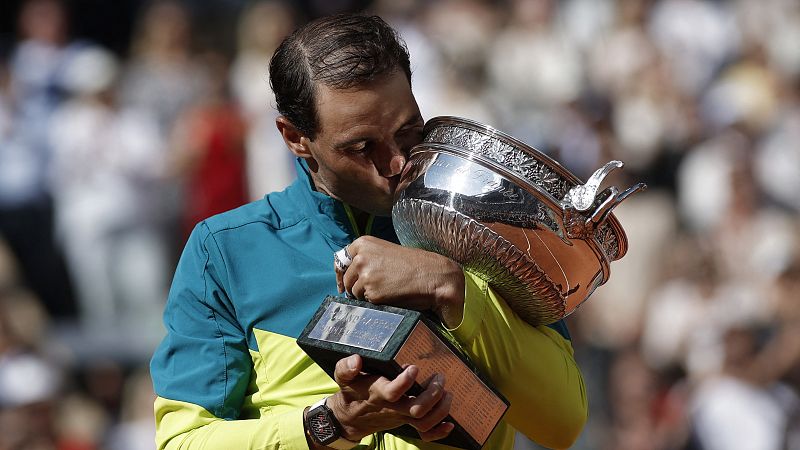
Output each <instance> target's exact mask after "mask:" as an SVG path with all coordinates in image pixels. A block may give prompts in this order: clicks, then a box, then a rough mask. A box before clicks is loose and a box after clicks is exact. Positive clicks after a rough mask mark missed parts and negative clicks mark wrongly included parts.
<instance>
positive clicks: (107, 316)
mask: <svg viewBox="0 0 800 450" xmlns="http://www.w3.org/2000/svg"><path fill="white" fill-rule="evenodd" d="M64 70H65V77H66V80H65V86H66V87H67V88H68V89H69V92H71V93H72V95H73V97H72V98H71V99H70V100H69V101H68V102H66V103H64V104H63V105H62V106H60V107H59V108H58V109H57V110H56V111H55V113H54V119H53V120H54V122H53V127H52V128H51V140H52V146H53V149H54V158H53V180H54V183H55V184H54V185H55V186H56V189H55V191H54V194H55V201H56V217H57V224H58V233H59V237H60V241H61V242H62V243H63V246H64V249H65V252H66V255H67V257H68V261H69V263H70V269H71V273H72V275H73V277H74V278H73V279H74V282H75V286H76V289H77V292H78V294H79V300H80V306H81V308H80V312H81V315H80V317H81V323H82V325H83V327H84V329H85V330H87V331H91V332H92V333H105V334H118V333H121V332H122V333H125V332H126V331H127V332H128V333H130V335H131V339H133V340H134V342H148V343H153V342H155V341H156V340H157V339H158V338H159V337H160V324H159V317H160V311H161V307H162V305H163V302H164V297H165V296H166V289H167V276H168V272H169V269H168V265H167V261H166V254H167V250H166V242H165V238H164V234H163V231H162V228H161V224H162V218H161V214H162V211H161V210H160V209H159V207H158V206H159V205H158V203H157V202H156V201H154V199H158V198H159V197H160V196H162V192H163V188H162V187H161V186H162V185H161V183H162V181H161V180H162V179H163V177H164V174H165V170H166V169H165V167H164V165H165V161H164V159H165V156H164V153H165V151H164V150H163V144H162V142H161V139H160V136H159V131H158V126H157V123H156V122H155V118H154V117H153V116H151V115H149V114H148V112H147V111H143V110H141V109H135V108H134V107H131V106H126V105H120V104H118V102H117V100H116V97H115V95H114V90H113V88H114V86H115V82H116V78H117V75H118V64H117V61H116V58H115V57H114V56H113V55H112V54H111V53H109V52H108V51H107V50H104V49H102V48H99V47H87V48H85V49H83V50H82V51H81V52H80V53H79V54H78V55H76V56H75V58H74V60H73V61H72V63H71V64H69V65H68V66H67V67H65V69H64ZM129 343H130V342H129ZM151 345H152V344H151Z"/></svg>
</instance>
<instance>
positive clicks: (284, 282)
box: [151, 161, 586, 449]
mask: <svg viewBox="0 0 800 450" xmlns="http://www.w3.org/2000/svg"><path fill="white" fill-rule="evenodd" d="M297 170H298V179H297V181H295V183H293V184H292V185H291V186H289V187H288V188H287V189H286V190H284V191H282V192H277V193H272V194H269V195H267V196H266V197H264V198H263V199H261V200H259V201H256V202H253V203H250V204H247V205H245V206H242V207H240V208H238V209H235V210H232V211H229V212H226V213H223V214H220V215H217V216H214V217H212V218H209V219H207V220H205V221H203V222H201V223H200V224H198V225H197V227H196V228H195V230H194V231H193V233H192V234H191V236H190V238H189V240H188V242H187V244H186V247H185V249H184V251H183V254H182V256H181V259H180V262H179V264H178V267H177V270H176V273H175V276H174V280H173V284H172V287H171V289H170V294H169V299H168V301H167V305H166V308H165V312H164V323H165V326H166V328H167V335H166V337H165V338H164V340H163V342H162V343H161V345H160V346H159V347H158V349H157V350H156V352H155V354H154V355H153V358H152V361H151V375H152V379H153V384H154V387H155V392H156V394H157V396H158V398H157V400H156V403H155V414H156V425H157V435H156V441H157V444H158V448H160V449H161V448H170V449H171V448H219V449H229V448H237V449H246V448H282V449H294V448H298V449H304V448H307V445H306V440H305V436H304V434H303V426H302V411H303V408H304V407H306V406H308V405H311V404H312V403H314V402H315V401H316V400H318V399H320V398H322V397H324V396H327V395H331V394H332V393H335V392H336V391H337V389H338V387H337V386H336V384H335V383H334V382H333V380H331V379H330V378H329V377H328V376H327V375H326V374H325V373H324V372H323V371H322V369H321V368H319V367H318V366H317V365H316V364H314V363H313V361H311V360H310V359H309V358H308V357H307V356H306V355H305V354H304V353H303V352H302V350H300V348H299V347H298V346H297V345H296V343H295V339H296V338H297V336H298V335H299V334H300V332H301V331H302V329H303V328H304V326H305V325H306V323H307V322H308V321H309V320H310V318H311V317H312V315H313V313H314V311H316V309H317V308H318V306H319V305H320V303H321V301H322V299H324V298H325V297H326V296H327V295H336V294H337V289H336V279H335V275H334V271H333V253H334V252H335V251H336V250H338V249H340V248H342V247H343V246H345V245H347V244H348V243H350V242H352V241H353V240H354V239H355V238H357V237H358V235H359V231H358V230H355V229H354V226H353V225H352V222H351V220H350V218H349V215H348V209H347V207H346V206H345V205H343V204H342V203H341V202H338V201H336V200H334V199H332V198H331V197H328V196H327V195H324V194H322V193H319V192H316V191H315V190H314V189H313V187H312V183H311V179H310V176H309V174H308V169H307V167H306V166H305V164H304V163H302V162H301V161H298V163H297ZM370 228H371V229H370V230H369V234H371V235H373V236H377V237H380V238H383V239H386V240H389V241H392V242H397V237H396V236H395V234H394V230H393V228H392V224H391V221H390V220H389V219H388V218H380V217H376V218H374V220H373V221H371V227H370ZM465 276H466V281H467V283H466V284H467V292H466V296H467V300H466V301H465V315H464V321H463V323H462V324H461V325H459V327H458V328H456V329H454V330H453V333H454V335H455V336H456V338H458V339H459V340H461V341H462V344H464V345H465V347H467V349H468V352H470V353H471V356H473V358H475V359H476V363H477V364H478V365H479V366H483V367H482V368H483V370H484V372H485V373H486V374H487V375H488V376H489V377H490V378H492V379H493V381H494V382H495V384H496V385H497V386H498V388H500V390H501V391H502V392H503V393H504V394H505V395H506V397H508V398H509V399H510V400H511V402H512V406H511V408H510V409H509V412H508V413H507V414H506V418H505V419H504V421H503V422H502V423H501V426H498V428H497V429H496V430H495V432H494V434H493V435H492V437H491V438H490V441H489V442H488V443H487V446H486V447H487V448H511V445H512V444H513V433H514V429H520V430H522V431H523V432H525V433H526V434H528V435H529V436H531V437H532V438H533V439H537V440H539V441H540V442H542V443H543V444H544V445H550V446H553V447H560V446H564V444H565V443H566V444H567V445H568V444H569V443H571V442H572V440H574V439H575V437H576V436H577V433H578V432H579V431H580V429H581V427H582V425H583V422H584V421H585V418H586V398H585V393H584V391H583V380H582V378H581V377H580V372H579V371H578V369H577V366H575V363H574V360H573V358H572V347H571V345H570V343H569V340H568V339H567V338H566V336H565V335H562V334H559V333H558V332H556V331H554V329H552V328H547V327H531V326H529V325H527V324H524V323H522V322H521V321H519V320H518V318H516V316H515V315H514V314H513V313H511V312H510V311H508V310H507V307H506V306H505V304H504V302H503V301H502V299H500V298H499V297H498V296H496V294H495V293H494V292H493V291H492V290H491V288H489V287H488V286H486V284H485V283H484V282H482V281H481V280H480V279H478V278H477V277H475V276H473V275H471V274H466V275H465ZM487 305H488V306H487ZM490 311H491V312H490ZM508 327H511V328H510V329H502V328H508ZM562 331H563V328H562ZM511 333H513V334H511ZM512 335H513V336H514V339H513V340H509V339H504V338H502V336H512ZM527 335H530V338H526V336H527ZM488 353H491V354H488ZM548 358H549V359H553V361H551V362H550V363H548V364H552V365H555V369H557V370H551V369H550V368H548V369H547V370H543V369H542V365H543V364H544V363H545V362H546V361H547V360H548ZM512 365H514V367H513V369H512ZM505 366H507V367H506V369H507V370H506V369H503V367H505ZM498 370H501V371H502V370H505V372H504V373H499V372H498ZM526 371H527V372H530V373H529V375H530V377H529V378H527V379H525V380H521V379H520V376H523V377H525V376H526ZM531 382H533V383H535V384H539V385H542V386H543V388H544V390H546V391H547V392H549V393H548V394H546V395H544V394H542V393H536V394H534V395H531V393H529V392H527V391H530V390H531V389H530V386H531V384H530V383H531ZM517 391H520V392H521V394H519V395H517V394H516V393H515V392H517ZM556 393H558V395H556ZM520 395H521V396H522V397H520ZM515 399H516V401H515ZM533 410H536V411H538V415H539V416H542V417H543V418H544V419H537V420H538V422H536V423H535V424H532V425H527V424H526V422H528V421H531V420H532V418H531V416H530V412H531V411H533ZM515 417H519V419H518V420H516V421H514V420H513V418H515ZM515 422H516V423H515ZM512 425H513V426H512ZM379 439H380V440H381V442H380V444H381V445H382V446H383V448H389V449H415V448H425V449H428V448H431V449H433V448H447V447H444V446H441V445H437V444H430V443H422V442H421V441H415V440H413V439H407V438H398V437H394V436H391V435H380V437H378V436H370V437H367V438H365V439H364V441H362V442H363V443H364V444H365V445H367V446H374V445H377V444H378V442H377V440H379Z"/></svg>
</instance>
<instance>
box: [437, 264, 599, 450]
mask: <svg viewBox="0 0 800 450" xmlns="http://www.w3.org/2000/svg"><path fill="white" fill-rule="evenodd" d="M465 279H466V297H465V300H464V317H463V319H462V322H461V324H459V326H458V327H456V328H455V329H452V330H451V332H452V333H453V335H454V336H455V337H456V339H457V340H458V341H459V342H461V344H462V345H463V346H464V348H465V350H466V351H467V353H468V354H469V356H470V357H471V358H472V360H473V362H474V363H475V364H476V366H478V368H479V370H480V371H481V372H482V373H483V374H484V375H486V376H487V377H488V378H489V379H491V380H492V381H493V383H494V385H495V386H496V387H497V389H498V390H499V391H500V392H502V393H503V395H504V396H505V397H506V398H507V399H508V400H509V402H510V403H511V405H510V407H509V409H508V412H506V415H505V417H504V420H505V421H507V422H508V423H509V424H510V425H511V426H513V427H514V428H515V429H517V430H519V431H520V432H522V433H523V434H525V435H526V436H527V437H529V438H530V439H532V440H533V441H535V442H537V443H539V444H540V445H544V446H546V447H550V448H567V447H569V446H571V445H572V444H573V443H574V442H575V440H576V439H577V437H578V435H579V434H580V432H581V430H582V428H583V425H584V424H585V422H586V418H587V400H586V390H585V387H584V383H583V377H582V376H581V373H580V370H579V369H578V366H577V364H576V363H575V359H574V357H573V350H572V345H571V343H570V341H569V340H567V339H565V338H564V337H562V336H561V335H560V334H559V333H558V332H557V331H555V330H553V329H551V328H549V327H546V326H538V327H533V326H531V325H529V324H527V323H526V322H524V321H523V320H522V319H520V318H519V316H517V315H516V313H514V312H513V311H512V310H511V309H510V308H509V307H508V305H507V304H506V302H505V301H504V300H503V299H502V298H501V297H500V296H499V295H497V293H496V292H494V290H493V289H492V288H491V287H490V286H489V285H488V284H487V283H486V281H484V280H481V279H480V278H478V277H477V276H476V275H473V274H471V273H469V272H465Z"/></svg>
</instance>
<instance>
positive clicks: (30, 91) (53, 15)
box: [0, 0, 78, 318]
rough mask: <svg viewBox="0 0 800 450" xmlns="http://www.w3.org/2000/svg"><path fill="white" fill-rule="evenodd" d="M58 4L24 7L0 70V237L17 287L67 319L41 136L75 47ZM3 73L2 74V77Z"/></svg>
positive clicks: (47, 0) (47, 153)
mask: <svg viewBox="0 0 800 450" xmlns="http://www.w3.org/2000/svg"><path fill="white" fill-rule="evenodd" d="M65 14H66V13H65V11H64V7H63V5H62V4H61V2H60V1H58V0H30V1H27V2H25V3H23V4H22V6H21V10H20V14H19V35H20V40H19V41H18V42H17V43H16V45H15V46H14V48H13V51H12V54H11V57H10V60H9V62H8V65H7V66H5V64H3V63H2V62H0V237H2V238H3V239H5V241H6V242H7V244H8V246H9V248H10V249H11V251H12V253H13V254H14V256H15V258H16V259H17V261H18V265H19V270H20V272H21V274H20V275H21V277H22V281H23V282H24V283H25V284H26V285H27V286H28V287H29V288H30V289H32V290H33V291H34V292H35V293H36V294H37V296H38V297H39V298H41V300H42V301H43V302H44V305H45V306H46V307H47V309H48V311H49V312H50V313H51V314H53V315H55V316H58V317H64V318H69V317H71V316H72V315H73V314H74V304H73V299H72V296H71V290H70V286H69V282H68V279H67V276H66V270H65V268H64V264H63V260H62V257H61V254H60V252H59V249H58V247H57V246H56V244H55V242H54V240H53V205H52V200H51V197H50V195H51V189H50V185H49V182H48V179H47V177H48V171H49V164H50V160H51V148H50V146H49V145H48V141H47V129H48V126H49V125H50V124H51V118H52V112H53V110H54V108H55V107H56V106H58V104H59V103H60V102H61V101H62V100H63V97H64V90H63V68H64V66H65V64H66V63H67V61H69V59H70V58H71V57H72V55H73V53H74V51H75V49H76V48H77V47H78V46H77V44H72V43H70V41H69V40H68V37H67V26H68V25H67V18H66V15H65ZM6 67H7V69H6Z"/></svg>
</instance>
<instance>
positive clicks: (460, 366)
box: [297, 297, 508, 449]
mask: <svg viewBox="0 0 800 450" xmlns="http://www.w3.org/2000/svg"><path fill="white" fill-rule="evenodd" d="M442 333H444V331H443V330H441V329H440V326H438V325H437V324H436V323H434V322H433V321H431V320H430V319H428V318H427V317H426V316H425V315H424V314H422V313H420V312H419V311H413V310H407V309H402V308H397V307H393V306H387V305H373V304H372V303H369V302H363V301H359V300H353V299H348V298H343V297H327V298H326V299H325V301H324V302H323V303H322V305H321V306H320V308H319V309H318V310H317V312H316V313H315V315H314V318H313V319H311V321H310V322H309V323H308V325H307V326H306V328H305V329H304V330H303V332H302V333H301V335H300V337H299V338H298V339H297V343H298V345H299V346H300V347H301V348H302V349H303V350H304V351H305V352H306V353H307V354H308V355H309V356H310V357H311V359H313V360H314V361H315V362H316V363H317V364H318V365H319V366H320V367H322V369H323V370H325V372H327V373H328V375H330V376H331V378H332V377H333V372H334V368H335V366H336V362H337V361H339V360H340V359H342V358H345V357H347V356H349V355H352V354H354V353H358V354H359V355H361V357H362V360H363V369H362V370H363V371H364V372H366V373H372V374H379V375H383V376H386V377H387V378H394V377H395V376H397V375H398V374H399V373H400V372H402V371H403V368H404V367H406V366H407V365H410V364H414V365H416V366H417V367H418V368H419V373H418V375H417V380H416V383H415V385H414V386H413V387H412V388H411V390H409V392H408V394H409V395H416V394H418V393H419V392H421V391H422V390H423V386H424V385H426V384H427V382H428V380H430V379H431V377H432V376H433V375H434V374H435V373H443V374H444V376H445V390H447V391H448V392H450V393H452V394H453V403H452V405H451V407H450V415H449V416H448V418H447V419H445V420H446V421H450V422H453V423H454V424H455V428H454V429H453V431H452V432H451V433H450V435H449V436H448V437H447V438H445V439H442V440H439V441H436V442H437V443H440V444H445V445H450V446H453V447H459V448H465V449H479V448H481V447H482V446H483V445H484V444H485V442H486V440H487V439H488V437H489V435H490V434H491V433H492V431H493V430H494V428H495V427H496V426H497V423H498V422H499V421H500V419H501V418H502V417H503V414H505V412H506V410H507V409H508V401H507V400H506V399H505V398H504V397H503V396H502V395H501V394H500V393H499V392H498V391H497V390H496V389H495V388H494V387H492V386H491V384H489V383H488V382H487V381H486V380H485V379H483V378H482V377H481V376H480V375H479V374H478V373H477V372H476V371H475V370H474V369H473V368H471V367H470V364H469V362H468V358H467V356H466V355H464V354H463V353H462V352H461V351H460V350H459V349H457V348H456V347H455V346H454V345H453V344H452V343H451V342H450V341H449V340H448V339H447V338H446V337H444V335H443V334H442ZM389 432H390V433H393V434H397V435H402V436H410V437H416V438H418V437H419V435H418V434H417V432H416V430H414V429H413V428H412V427H410V426H404V427H400V428H397V429H395V430H390V431H389Z"/></svg>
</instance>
